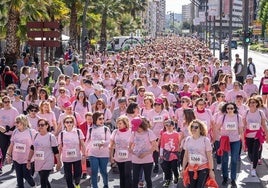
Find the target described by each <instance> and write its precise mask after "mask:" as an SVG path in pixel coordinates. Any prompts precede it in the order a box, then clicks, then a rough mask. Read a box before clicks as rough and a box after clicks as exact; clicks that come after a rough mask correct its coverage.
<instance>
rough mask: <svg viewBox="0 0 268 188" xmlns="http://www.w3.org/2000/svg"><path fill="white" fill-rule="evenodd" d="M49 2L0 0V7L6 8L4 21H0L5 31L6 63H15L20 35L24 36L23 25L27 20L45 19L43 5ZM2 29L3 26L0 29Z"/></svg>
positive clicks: (45, 14) (39, 0)
mask: <svg viewBox="0 0 268 188" xmlns="http://www.w3.org/2000/svg"><path fill="white" fill-rule="evenodd" d="M48 4H49V2H47V1H45V2H44V1H41V0H29V1H27V2H26V1H23V0H2V1H1V3H0V9H3V8H4V9H6V10H7V11H6V13H5V14H4V15H3V16H4V17H5V18H6V21H4V22H2V23H1V27H4V28H5V31H6V35H5V36H6V37H5V39H6V49H5V57H6V60H7V63H8V64H11V63H15V62H16V58H17V56H18V55H19V52H20V50H19V47H20V36H25V34H26V33H25V32H26V29H25V26H26V22H27V21H32V20H38V19H41V18H42V19H44V18H45V19H46V18H48V17H47V13H46V9H45V7H46V6H47V5H48ZM1 30H2V31H3V28H2V29H1Z"/></svg>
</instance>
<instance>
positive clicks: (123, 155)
mask: <svg viewBox="0 0 268 188" xmlns="http://www.w3.org/2000/svg"><path fill="white" fill-rule="evenodd" d="M130 137H131V130H130V129H129V130H127V131H126V132H121V131H119V130H118V129H115V130H114V131H113V133H112V136H111V140H113V141H114V142H115V155H114V160H115V161H116V162H126V161H131V153H129V150H128V146H129V139H130Z"/></svg>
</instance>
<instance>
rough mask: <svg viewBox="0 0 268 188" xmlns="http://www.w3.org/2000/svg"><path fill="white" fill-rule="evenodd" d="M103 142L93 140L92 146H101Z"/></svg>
mask: <svg viewBox="0 0 268 188" xmlns="http://www.w3.org/2000/svg"><path fill="white" fill-rule="evenodd" d="M100 144H101V141H99V140H96V141H92V147H93V148H99V147H100Z"/></svg>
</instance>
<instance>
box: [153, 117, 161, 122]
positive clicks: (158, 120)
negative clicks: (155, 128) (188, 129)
mask: <svg viewBox="0 0 268 188" xmlns="http://www.w3.org/2000/svg"><path fill="white" fill-rule="evenodd" d="M163 121H164V120H163V117H162V116H155V117H153V122H154V123H162V122H163Z"/></svg>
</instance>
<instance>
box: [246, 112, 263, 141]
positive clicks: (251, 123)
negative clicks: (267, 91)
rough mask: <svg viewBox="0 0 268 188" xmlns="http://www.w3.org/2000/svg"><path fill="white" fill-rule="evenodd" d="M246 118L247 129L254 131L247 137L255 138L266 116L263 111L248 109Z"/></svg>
mask: <svg viewBox="0 0 268 188" xmlns="http://www.w3.org/2000/svg"><path fill="white" fill-rule="evenodd" d="M244 118H245V119H246V125H245V126H246V129H248V130H250V131H253V132H250V133H247V134H246V137H247V138H255V137H256V133H257V131H258V130H260V129H261V127H262V126H261V121H262V119H263V118H265V115H264V113H263V111H261V110H256V112H253V113H252V112H250V111H247V112H246V113H245V116H244Z"/></svg>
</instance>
